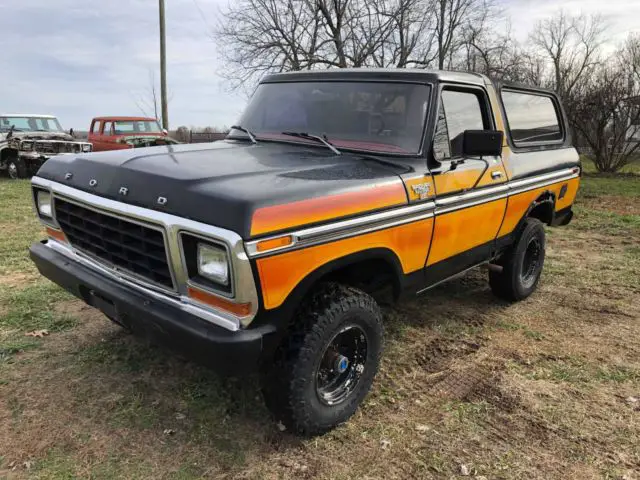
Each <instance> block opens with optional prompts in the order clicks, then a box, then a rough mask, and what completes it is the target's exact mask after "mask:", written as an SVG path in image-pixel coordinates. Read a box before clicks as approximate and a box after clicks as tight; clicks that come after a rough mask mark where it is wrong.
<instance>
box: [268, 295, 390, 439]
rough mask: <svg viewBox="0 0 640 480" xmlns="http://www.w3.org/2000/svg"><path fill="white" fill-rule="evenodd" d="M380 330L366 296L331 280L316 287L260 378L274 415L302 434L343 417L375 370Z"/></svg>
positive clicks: (374, 307)
mask: <svg viewBox="0 0 640 480" xmlns="http://www.w3.org/2000/svg"><path fill="white" fill-rule="evenodd" d="M382 332H383V330H382V314H381V312H380V308H379V307H378V304H377V303H376V302H375V300H374V299H373V298H372V297H371V296H369V295H367V294H366V293H364V292H362V291H361V290H357V289H355V288H351V287H346V286H343V285H338V284H334V283H332V284H325V285H322V286H321V287H320V288H318V289H317V290H316V291H315V292H314V293H312V294H311V296H310V297H309V298H308V299H307V300H306V301H305V302H304V308H303V309H302V310H301V312H300V314H299V315H298V316H296V318H295V319H294V320H293V323H292V325H291V327H290V329H289V331H288V334H287V336H286V338H285V339H284V341H283V343H282V345H281V347H280V348H279V349H278V351H277V352H276V356H275V359H274V361H273V364H272V365H270V366H269V368H268V369H266V371H265V372H264V374H263V377H262V389H263V394H264V398H265V401H266V404H267V406H268V407H269V409H270V410H271V412H272V413H273V415H274V417H275V419H276V420H277V421H278V422H281V423H282V424H283V425H284V426H285V427H286V428H287V429H288V430H291V431H293V432H295V433H298V434H302V435H318V434H321V433H324V432H326V431H328V430H330V429H332V428H334V427H336V426H337V425H339V424H341V423H343V422H345V421H347V420H348V419H349V418H350V417H351V416H352V415H353V414H354V413H355V411H356V410H357V408H358V406H359V405H360V403H361V402H362V400H363V399H364V397H365V396H366V395H367V393H368V392H369V389H370V388H371V384H372V383H373V379H374V377H375V374H376V372H377V371H378V364H379V361H380V354H381V351H382V336H383V333H382Z"/></svg>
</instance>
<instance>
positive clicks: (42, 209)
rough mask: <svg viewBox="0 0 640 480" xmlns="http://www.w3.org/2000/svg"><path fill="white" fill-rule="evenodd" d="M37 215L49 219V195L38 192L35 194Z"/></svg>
mask: <svg viewBox="0 0 640 480" xmlns="http://www.w3.org/2000/svg"><path fill="white" fill-rule="evenodd" d="M36 200H37V204H38V213H39V214H40V215H42V216H43V217H48V218H51V193H49V192H45V191H44V190H38V191H37V193H36Z"/></svg>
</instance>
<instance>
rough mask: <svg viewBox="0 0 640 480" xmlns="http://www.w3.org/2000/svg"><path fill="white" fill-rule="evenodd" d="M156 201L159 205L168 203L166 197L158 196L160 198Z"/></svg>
mask: <svg viewBox="0 0 640 480" xmlns="http://www.w3.org/2000/svg"><path fill="white" fill-rule="evenodd" d="M156 202H157V203H158V205H166V204H167V199H166V198H165V197H158V200H156Z"/></svg>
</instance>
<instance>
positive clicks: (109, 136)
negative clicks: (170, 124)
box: [89, 117, 180, 152]
mask: <svg viewBox="0 0 640 480" xmlns="http://www.w3.org/2000/svg"><path fill="white" fill-rule="evenodd" d="M89 142H90V143H92V144H93V151H94V152H101V151H105V150H122V149H126V148H139V147H153V146H156V145H172V144H176V143H180V142H178V141H177V140H174V139H173V138H171V137H169V133H168V132H167V131H166V130H163V128H162V127H161V126H160V124H159V123H158V121H157V120H156V119H155V118H147V117H96V118H94V119H93V120H92V121H91V128H90V129H89Z"/></svg>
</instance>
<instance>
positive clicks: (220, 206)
mask: <svg viewBox="0 0 640 480" xmlns="http://www.w3.org/2000/svg"><path fill="white" fill-rule="evenodd" d="M580 173H581V169H580V163H579V157H578V154H577V152H576V150H575V149H574V148H572V146H571V140H570V136H569V131H568V128H567V120H566V118H565V114H564V112H563V109H562V106H561V105H560V101H559V100H558V98H557V97H556V96H555V95H554V94H553V93H551V92H548V91H544V90H539V89H535V88H526V87H522V86H517V85H510V84H502V83H497V82H493V81H491V80H489V79H488V78H486V77H483V76H481V75H476V74H464V73H450V72H441V71H426V70H367V69H364V70H362V69H354V70H349V69H346V70H330V71H311V72H303V73H292V74H275V75H271V76H268V77H267V78H265V79H264V80H263V81H262V82H261V83H260V85H259V86H258V88H257V90H256V92H255V94H254V95H253V97H252V99H251V101H250V103H249V105H248V107H247V108H246V110H245V112H244V114H243V115H242V116H241V119H240V121H239V123H238V125H237V126H235V127H233V128H232V130H231V131H230V133H229V135H228V137H227V139H226V140H225V141H221V142H218V143H214V144H206V145H205V144H200V145H198V144H195V145H177V146H158V147H151V148H146V149H138V150H121V151H113V152H99V153H92V154H87V155H83V154H80V155H74V156H69V155H68V156H60V157H54V158H53V159H51V160H49V161H48V162H47V163H45V164H44V166H43V167H42V168H41V169H40V171H39V172H38V174H37V176H36V177H34V178H33V180H32V182H33V198H34V202H35V206H36V210H37V214H38V216H39V218H40V220H41V221H42V223H44V225H45V226H46V231H47V234H48V239H47V240H45V241H43V242H41V243H36V244H34V245H33V246H32V247H31V257H32V259H33V261H34V262H35V263H36V265H37V266H38V269H39V270H40V272H41V273H42V274H43V275H44V276H46V277H48V278H50V279H51V280H53V281H54V282H56V283H58V284H59V285H61V286H62V287H64V288H65V289H67V290H69V291H70V292H72V293H73V294H75V295H76V296H78V297H79V298H81V299H83V300H84V301H85V302H87V303H88V304H90V305H93V306H94V307H97V308H99V309H100V310H102V312H104V313H105V314H106V315H107V316H108V317H109V318H110V319H112V320H113V321H115V322H117V323H119V324H121V325H123V326H125V327H126V328H128V329H131V330H132V331H133V332H139V333H143V334H146V335H147V336H150V337H152V338H155V339H156V340H161V341H164V342H165V343H167V344H169V345H170V346H173V347H178V348H181V349H182V350H184V351H186V352H187V353H189V354H190V355H191V356H192V357H195V358H198V359H200V360H202V361H205V362H206V363H208V364H209V365H212V366H213V367H215V368H216V369H218V370H220V371H224V372H227V373H232V374H240V373H244V372H249V371H253V370H257V371H260V372H261V374H262V381H263V391H264V396H265V400H266V402H267V404H268V406H269V408H270V409H271V410H272V411H273V413H274V414H275V416H276V417H277V419H278V420H280V421H281V422H283V424H284V425H285V426H286V427H288V428H289V429H290V430H293V431H295V432H297V433H301V434H307V435H311V434H318V433H322V432H324V431H327V430H328V429H330V428H332V427H334V426H335V425H337V424H339V423H341V422H344V421H345V420H347V419H348V418H349V417H350V416H351V415H352V414H353V413H354V411H355V410H356V409H357V407H358V405H359V404H360V402H361V401H362V400H363V398H364V397H365V395H366V394H367V392H368V390H369V389H370V387H371V384H372V382H373V378H374V376H375V374H376V371H377V369H378V362H379V360H380V355H381V352H382V332H383V318H382V314H381V311H380V308H379V306H378V305H379V303H380V302H382V301H384V300H385V299H388V298H390V297H392V298H397V297H399V296H400V294H401V293H405V294H407V293H408V294H415V293H420V292H424V291H425V290H427V289H429V288H430V287H433V286H434V285H437V284H438V283H440V282H443V281H444V280H446V279H448V278H450V277H452V276H454V275H456V274H459V273H461V272H463V271H465V270H467V269H469V268H471V267H474V266H477V265H481V264H488V265H489V284H490V286H491V289H492V291H493V292H494V293H495V294H496V295H497V296H499V297H501V298H504V299H506V300H510V301H517V300H522V299H524V298H526V297H528V296H529V295H531V293H532V292H533V291H534V290H535V289H536V286H537V284H538V281H539V279H540V273H541V271H542V265H543V262H544V255H545V230H544V228H543V225H545V224H546V225H564V224H567V223H568V222H569V221H570V220H571V217H572V212H571V207H572V203H573V201H574V198H575V196H576V191H577V189H578V183H579V177H580Z"/></svg>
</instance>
